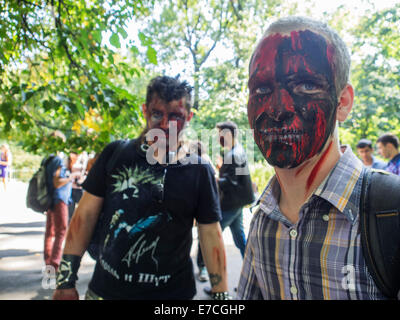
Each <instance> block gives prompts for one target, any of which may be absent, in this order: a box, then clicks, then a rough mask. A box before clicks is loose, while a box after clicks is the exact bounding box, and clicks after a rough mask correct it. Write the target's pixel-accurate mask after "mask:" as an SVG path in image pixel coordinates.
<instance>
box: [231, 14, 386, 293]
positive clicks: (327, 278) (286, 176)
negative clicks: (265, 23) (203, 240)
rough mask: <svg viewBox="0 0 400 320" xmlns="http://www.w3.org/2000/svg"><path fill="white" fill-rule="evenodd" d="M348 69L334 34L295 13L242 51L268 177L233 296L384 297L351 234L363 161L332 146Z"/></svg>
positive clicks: (345, 106)
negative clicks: (247, 55)
mask: <svg viewBox="0 0 400 320" xmlns="http://www.w3.org/2000/svg"><path fill="white" fill-rule="evenodd" d="M349 69H350V56H349V53H348V50H347V48H346V45H345V43H344V42H343V40H342V39H341V38H340V37H339V36H338V35H337V33H336V32H335V31H333V30H332V29H330V28H329V27H328V26H327V25H326V24H324V23H321V22H318V21H314V20H311V19H308V18H302V17H288V18H283V19H280V20H278V21H277V22H275V23H273V24H272V25H270V27H269V28H268V29H267V30H266V32H265V34H264V36H263V37H262V39H261V40H260V42H259V43H258V45H257V47H256V49H255V51H254V53H253V55H252V58H251V60H250V65H249V82H248V85H249V92H250V95H249V101H248V107H247V111H248V119H249V123H250V126H251V128H252V129H253V130H254V139H255V141H256V143H257V145H258V147H259V149H260V150H261V152H262V153H263V155H264V157H265V159H266V160H267V161H268V163H269V164H270V165H272V166H273V167H274V169H275V175H274V177H273V178H272V179H271V180H270V182H269V183H268V185H267V187H266V189H265V190H264V192H263V194H262V196H261V198H260V201H259V204H260V206H259V208H258V210H257V211H256V213H255V215H254V217H253V219H252V222H251V227H250V231H249V236H248V242H247V247H246V254H245V259H244V264H243V269H242V272H241V277H240V281H239V287H238V297H239V298H240V299H295V300H297V299H384V296H383V295H382V294H381V292H380V291H379V290H378V288H377V286H376V285H375V283H374V282H373V281H372V280H371V277H370V274H369V272H368V270H367V266H366V264H365V260H364V256H363V252H362V248H361V243H360V234H359V232H358V226H359V220H358V217H359V199H360V192H361V191H360V190H361V183H362V172H363V171H362V170H363V165H362V163H361V161H360V160H359V159H358V158H357V157H356V156H355V155H354V154H353V153H352V151H351V149H350V148H347V149H346V151H345V152H344V154H342V153H341V152H340V149H339V139H338V131H337V127H338V126H337V123H338V122H341V121H344V120H345V119H346V117H347V116H348V114H349V112H350V110H351V108H352V105H353V97H354V93H353V88H352V86H351V85H350V84H349V83H348V81H349Z"/></svg>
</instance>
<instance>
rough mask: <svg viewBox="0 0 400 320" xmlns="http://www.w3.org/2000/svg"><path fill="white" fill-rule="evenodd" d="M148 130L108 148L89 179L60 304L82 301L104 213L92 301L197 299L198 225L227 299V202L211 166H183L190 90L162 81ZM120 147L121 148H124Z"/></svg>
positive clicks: (150, 93) (217, 287)
mask: <svg viewBox="0 0 400 320" xmlns="http://www.w3.org/2000/svg"><path fill="white" fill-rule="evenodd" d="M142 111H143V115H144V117H145V119H146V128H145V130H144V131H143V133H142V134H141V135H140V137H139V138H138V139H134V140H130V141H129V142H127V143H126V144H125V145H124V147H123V148H122V150H121V149H119V150H120V153H119V155H118V158H117V160H116V162H115V165H114V166H113V167H112V168H109V161H110V158H112V156H113V155H114V152H116V149H117V148H118V147H119V146H121V144H120V143H118V142H113V143H111V144H109V145H108V146H106V148H105V149H104V150H103V152H102V153H101V154H100V156H99V158H98V159H97V161H96V162H95V164H94V166H93V167H92V169H91V170H90V172H89V174H88V177H87V179H86V181H85V182H84V183H83V188H84V190H85V192H84V194H83V197H82V199H81V201H80V203H79V206H78V208H77V210H76V211H75V213H74V215H73V218H72V220H71V224H70V228H69V230H68V234H67V240H66V244H65V248H64V255H63V260H62V262H61V267H60V270H59V272H58V275H57V290H56V291H55V293H54V297H53V298H54V299H77V298H78V293H77V291H76V289H75V281H76V279H77V271H78V268H79V265H80V260H81V257H82V255H83V253H84V252H85V250H86V248H87V246H88V243H89V241H90V239H91V235H92V233H93V230H94V229H95V225H96V222H97V221H98V220H99V214H100V212H101V220H100V221H101V226H100V229H99V230H100V231H99V232H100V233H101V236H100V238H101V248H100V253H99V258H98V260H97V264H96V267H95V270H94V274H93V276H92V279H91V281H90V283H89V288H88V291H87V293H86V299H96V300H97V299H139V300H144V299H152V300H158V299H178V300H183V299H192V298H193V297H194V295H195V293H196V285H195V281H194V274H193V265H192V260H191V257H190V248H191V244H192V227H193V219H196V221H197V222H198V229H199V237H200V243H201V246H202V250H203V253H204V258H205V263H206V266H207V268H208V272H209V274H210V281H211V285H212V291H213V298H214V299H221V300H222V299H228V298H229V294H228V292H227V275H226V266H225V249H224V244H223V241H222V236H221V233H222V231H221V228H220V224H219V220H220V218H221V216H220V206H219V199H218V194H217V187H216V182H215V179H214V172H213V170H212V168H211V167H210V165H208V164H202V163H201V161H198V162H197V163H200V164H191V163H189V164H188V163H186V164H181V163H180V161H179V160H180V159H177V154H179V148H180V146H181V141H179V139H178V137H179V134H180V133H181V132H182V130H183V129H184V127H185V125H186V124H187V123H188V122H189V121H190V119H191V118H192V115H193V113H192V112H191V87H190V86H189V85H188V84H187V83H186V82H180V81H179V80H177V79H175V78H171V77H166V76H163V77H156V78H155V79H153V80H152V81H151V82H150V84H149V86H148V88H147V97H146V103H145V104H143V106H142ZM117 150H118V149H117Z"/></svg>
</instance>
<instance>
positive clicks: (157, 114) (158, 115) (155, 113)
mask: <svg viewBox="0 0 400 320" xmlns="http://www.w3.org/2000/svg"><path fill="white" fill-rule="evenodd" d="M151 117H152V118H153V119H161V118H162V117H163V114H162V112H158V111H153V112H152V113H151Z"/></svg>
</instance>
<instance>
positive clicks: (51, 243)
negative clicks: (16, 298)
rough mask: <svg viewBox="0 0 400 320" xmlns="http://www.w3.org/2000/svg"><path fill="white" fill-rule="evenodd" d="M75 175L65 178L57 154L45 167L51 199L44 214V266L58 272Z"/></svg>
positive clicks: (62, 165) (64, 170)
mask: <svg viewBox="0 0 400 320" xmlns="http://www.w3.org/2000/svg"><path fill="white" fill-rule="evenodd" d="M75 177H76V173H71V174H70V175H69V176H67V168H66V167H65V165H64V161H63V159H62V158H61V157H60V153H58V154H57V155H56V156H55V157H53V158H52V159H51V160H50V161H49V163H48V164H47V166H46V178H47V179H46V182H47V187H48V190H50V192H51V194H52V198H53V203H52V206H51V208H50V209H49V210H48V211H47V212H46V230H45V236H44V261H45V264H46V266H52V267H53V268H54V269H55V271H57V270H58V267H59V265H60V261H61V255H62V244H63V241H64V239H65V234H66V231H67V227H68V204H69V202H70V198H71V190H72V181H73V180H74V179H75Z"/></svg>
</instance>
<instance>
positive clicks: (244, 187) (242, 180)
mask: <svg viewBox="0 0 400 320" xmlns="http://www.w3.org/2000/svg"><path fill="white" fill-rule="evenodd" d="M217 129H218V130H219V140H220V141H219V142H220V144H221V146H222V147H223V148H224V155H223V162H222V166H221V167H220V169H219V176H218V178H217V183H218V189H219V194H220V200H221V212H222V220H221V228H222V230H224V229H225V228H227V227H229V228H230V229H231V233H232V237H233V241H234V243H235V246H236V247H237V248H238V249H239V250H240V254H241V256H242V258H243V257H244V252H245V248H246V235H245V233H244V227H243V207H244V206H246V205H248V204H251V203H253V202H254V200H255V197H254V191H253V185H252V182H251V177H250V172H249V168H248V162H247V156H246V153H245V152H244V150H243V147H242V146H241V145H240V144H239V142H238V141H237V132H238V127H237V125H236V123H234V122H232V121H226V122H220V123H217ZM198 260H201V251H199V257H198ZM200 271H201V270H200ZM200 275H201V273H200V274H199V276H200ZM205 291H206V293H209V292H210V290H209V288H206V289H205Z"/></svg>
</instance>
